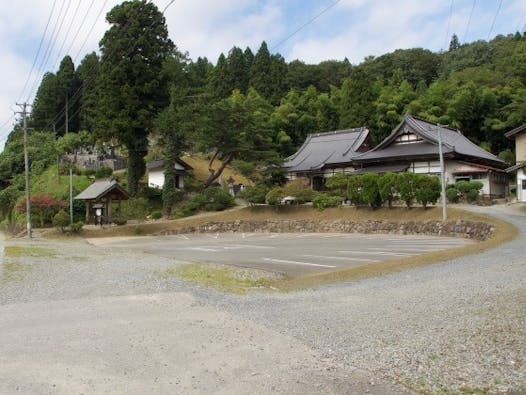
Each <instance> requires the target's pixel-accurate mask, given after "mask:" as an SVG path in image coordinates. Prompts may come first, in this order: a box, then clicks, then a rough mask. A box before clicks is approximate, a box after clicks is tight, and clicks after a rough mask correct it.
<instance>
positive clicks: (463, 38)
mask: <svg viewBox="0 0 526 395" xmlns="http://www.w3.org/2000/svg"><path fill="white" fill-rule="evenodd" d="M475 4H477V0H473V5H472V6H471V11H470V13H469V18H468V24H467V25H466V31H465V32H464V37H462V42H463V43H465V42H466V37H467V36H468V31H469V26H470V25H471V18H472V17H473V11H474V10H475Z"/></svg>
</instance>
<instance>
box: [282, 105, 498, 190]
mask: <svg viewBox="0 0 526 395" xmlns="http://www.w3.org/2000/svg"><path fill="white" fill-rule="evenodd" d="M439 130H440V133H441V137H442V151H443V155H444V165H445V173H446V174H445V175H446V182H447V183H454V182H456V181H460V180H468V181H469V180H476V181H480V182H481V183H482V185H483V188H482V191H481V193H482V194H483V195H485V196H491V197H502V196H505V194H506V190H507V184H508V176H507V174H506V172H505V171H504V170H503V168H504V166H505V163H504V162H503V161H502V160H501V159H499V158H498V157H496V156H495V155H493V154H491V153H490V152H487V151H485V150H484V149H482V148H480V147H479V146H477V145H476V144H474V143H472V142H471V141H470V140H469V139H467V138H466V137H465V136H463V135H462V133H460V131H458V130H456V129H452V128H449V127H445V126H437V125H436V124H434V123H431V122H429V121H426V120H424V119H420V118H417V117H415V116H412V115H407V116H406V117H405V118H404V120H403V121H402V122H401V123H400V124H399V125H398V126H397V127H396V128H395V129H394V130H393V132H392V133H391V134H390V135H389V136H388V137H387V138H385V139H384V140H383V141H382V142H381V143H380V144H378V145H377V146H376V147H374V148H373V149H371V150H368V151H367V152H363V151H364V149H365V148H366V144H365V142H366V140H367V137H366V136H365V137H364V136H363V134H362V133H365V132H366V133H367V134H368V133H369V131H368V130H367V129H365V128H360V129H351V130H348V131H339V132H330V133H319V134H315V135H310V136H309V137H308V138H307V140H306V141H305V143H304V144H303V146H302V147H301V148H300V149H299V150H298V152H297V153H296V154H294V155H292V156H291V157H289V158H288V160H287V162H286V163H285V165H284V166H285V168H286V169H287V171H288V173H289V178H290V179H293V178H295V177H298V176H302V177H307V178H309V179H311V185H312V187H313V188H314V189H322V188H323V185H324V179H326V178H327V177H330V176H331V175H333V174H334V173H337V172H345V173H346V174H363V173H385V172H388V171H391V172H402V171H411V172H414V173H419V174H431V175H439V174H440V163H439V155H438V132H439Z"/></svg>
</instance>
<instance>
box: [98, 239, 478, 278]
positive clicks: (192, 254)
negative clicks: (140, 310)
mask: <svg viewBox="0 0 526 395" xmlns="http://www.w3.org/2000/svg"><path fill="white" fill-rule="evenodd" d="M90 242H91V243H95V244H96V245H98V246H100V247H101V248H104V249H123V250H128V251H130V250H135V251H138V252H141V253H147V254H152V255H157V256H162V257H166V258H173V259H176V260H178V261H182V262H193V263H205V262H206V263H221V264H229V265H234V266H242V267H250V268H255V269H260V270H266V271H271V272H279V273H282V274H285V275H288V276H292V277H294V276H301V275H306V274H312V273H319V272H324V271H329V270H337V269H340V268H347V267H352V266H357V265H363V264H375V263H379V262H382V261H385V260H389V259H396V258H404V257H409V256H413V255H418V254H422V253H426V252H431V251H438V250H443V249H448V248H454V247H459V246H463V245H466V244H469V243H473V242H472V241H470V240H467V239H459V238H451V237H435V236H404V235H359V234H340V233H334V234H325V233H322V234H320V233H317V234H313V233H300V234H297V233H295V234H291V233H270V234H268V233H267V234H265V233H263V234H261V233H226V234H191V235H175V236H158V237H140V238H137V237H134V238H130V239H119V240H112V239H106V240H104V239H92V240H90Z"/></svg>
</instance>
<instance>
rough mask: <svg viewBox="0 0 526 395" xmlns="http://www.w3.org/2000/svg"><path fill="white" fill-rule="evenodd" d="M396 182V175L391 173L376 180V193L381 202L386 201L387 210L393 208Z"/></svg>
mask: <svg viewBox="0 0 526 395" xmlns="http://www.w3.org/2000/svg"><path fill="white" fill-rule="evenodd" d="M397 180H398V176H397V174H396V173H391V172H387V173H385V174H383V175H382V176H381V177H380V179H379V180H378V192H379V193H380V197H381V198H382V200H383V201H384V202H385V201H387V204H388V205H389V208H391V207H392V206H393V200H394V198H395V196H396V184H397Z"/></svg>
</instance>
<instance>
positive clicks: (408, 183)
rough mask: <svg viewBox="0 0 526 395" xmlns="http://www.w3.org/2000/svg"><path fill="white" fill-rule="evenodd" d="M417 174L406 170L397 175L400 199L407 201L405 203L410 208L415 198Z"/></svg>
mask: <svg viewBox="0 0 526 395" xmlns="http://www.w3.org/2000/svg"><path fill="white" fill-rule="evenodd" d="M414 181H415V174H413V173H409V172H405V173H399V174H398V175H397V184H398V192H399V194H400V199H402V200H403V201H404V202H405V205H406V206H407V207H408V208H410V207H411V206H412V205H413V201H414V200H415V187H414Z"/></svg>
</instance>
